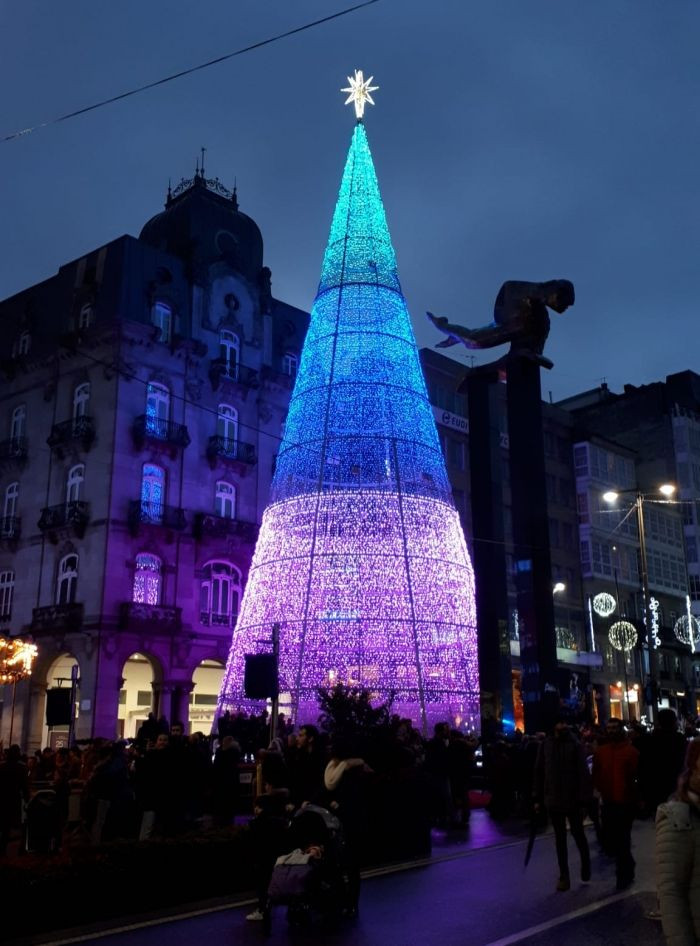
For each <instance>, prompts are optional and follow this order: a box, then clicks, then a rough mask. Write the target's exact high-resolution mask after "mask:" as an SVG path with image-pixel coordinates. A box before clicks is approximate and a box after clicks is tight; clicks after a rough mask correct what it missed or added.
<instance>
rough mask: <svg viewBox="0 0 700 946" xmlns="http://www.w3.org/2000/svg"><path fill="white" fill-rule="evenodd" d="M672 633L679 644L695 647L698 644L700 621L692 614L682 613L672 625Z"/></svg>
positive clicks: (699, 640) (699, 642)
mask: <svg viewBox="0 0 700 946" xmlns="http://www.w3.org/2000/svg"><path fill="white" fill-rule="evenodd" d="M673 633H674V634H675V635H676V637H677V638H678V640H679V641H680V642H681V644H688V645H689V646H691V647H692V648H693V649H696V648H697V646H698V644H700V621H698V619H697V618H696V617H695V616H694V615H692V614H691V615H688V614H682V615H681V616H680V617H679V618H678V620H677V621H676V623H675V624H674V625H673ZM691 633H692V637H691Z"/></svg>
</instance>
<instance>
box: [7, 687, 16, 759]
mask: <svg viewBox="0 0 700 946" xmlns="http://www.w3.org/2000/svg"><path fill="white" fill-rule="evenodd" d="M16 696H17V677H14V679H13V680H12V711H11V712H10V738H9V740H8V744H9V745H10V746H11V745H12V732H13V730H14V728H15V697H16Z"/></svg>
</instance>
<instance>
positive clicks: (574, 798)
mask: <svg viewBox="0 0 700 946" xmlns="http://www.w3.org/2000/svg"><path fill="white" fill-rule="evenodd" d="M592 794H593V790H592V785H591V776H590V773H589V771H588V765H587V764H586V755H585V752H584V750H583V748H582V746H581V744H580V743H579V742H578V740H577V739H576V738H575V737H574V735H573V733H572V732H571V730H570V729H569V727H568V725H567V723H566V721H564V720H559V721H558V722H557V723H556V724H555V726H554V730H553V732H552V733H551V735H549V736H547V738H546V739H545V740H544V742H542V743H540V748H539V752H538V754H537V761H536V762H535V781H534V790H533V797H534V802H535V811H537V810H538V809H539V808H540V807H541V806H542V805H544V807H545V809H546V811H547V814H548V815H549V819H550V821H551V822H552V827H553V828H554V839H555V842H556V849H557V861H558V864H559V880H558V882H557V890H559V891H565V890H569V888H570V887H571V881H570V878H569V860H568V851H567V839H566V822H567V821H568V822H569V826H570V828H571V836H572V837H573V839H574V841H575V842H576V847H577V848H578V852H579V856H580V858H581V880H582V882H583V883H588V881H589V880H590V879H591V855H590V851H589V849H588V841H587V840H586V834H585V832H584V830H583V818H584V814H585V812H586V809H587V807H588V805H589V803H590V799H591V795H592Z"/></svg>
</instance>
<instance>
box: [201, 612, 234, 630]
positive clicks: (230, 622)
mask: <svg viewBox="0 0 700 946" xmlns="http://www.w3.org/2000/svg"><path fill="white" fill-rule="evenodd" d="M237 618H238V615H237V614H217V613H216V612H214V611H200V612H199V623H200V624H203V625H204V626H205V627H235V626H236V620H237Z"/></svg>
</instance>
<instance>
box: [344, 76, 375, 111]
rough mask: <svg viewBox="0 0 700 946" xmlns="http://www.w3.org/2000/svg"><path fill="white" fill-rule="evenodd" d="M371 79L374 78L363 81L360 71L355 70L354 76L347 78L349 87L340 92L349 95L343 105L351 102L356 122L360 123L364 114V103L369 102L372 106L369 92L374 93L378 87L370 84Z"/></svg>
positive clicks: (371, 77) (372, 77) (372, 101)
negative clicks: (353, 106)
mask: <svg viewBox="0 0 700 946" xmlns="http://www.w3.org/2000/svg"><path fill="white" fill-rule="evenodd" d="M373 79H374V76H370V77H369V79H365V77H364V76H363V75H362V69H355V76H354V77H353V76H348V82H349V83H350V85H349V87H348V88H346V89H341V90H340V91H341V92H349V93H350V94H349V95H348V97H347V99H346V100H345V104H346V105H349V104H350V103H351V102H352V103H353V104H354V105H355V115H356V117H357V120H358V121H362V116H363V115H364V113H365V103H366V102H369V104H370V105H374V99H373V98H372V96H371V95H370V92H376V91H377V89H378V88H379V86H378V85H372V84H371V83H372V80H373Z"/></svg>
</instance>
